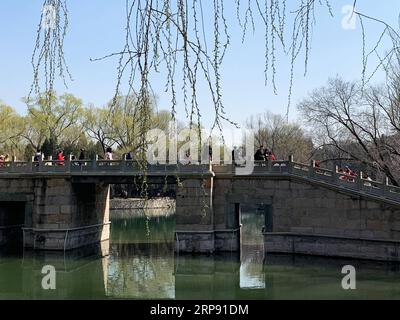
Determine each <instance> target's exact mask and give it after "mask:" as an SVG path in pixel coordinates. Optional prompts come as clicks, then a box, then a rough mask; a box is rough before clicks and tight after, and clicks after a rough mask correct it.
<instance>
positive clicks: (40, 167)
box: [38, 154, 52, 172]
mask: <svg viewBox="0 0 400 320" xmlns="http://www.w3.org/2000/svg"><path fill="white" fill-rule="evenodd" d="M49 158H50V159H51V158H52V157H51V156H50V157H49ZM43 160H44V155H43V154H42V155H41V156H40V157H39V169H38V171H39V172H41V171H43V169H44V168H43V167H44V163H43Z"/></svg>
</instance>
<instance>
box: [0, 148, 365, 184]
mask: <svg viewBox="0 0 400 320" xmlns="http://www.w3.org/2000/svg"><path fill="white" fill-rule="evenodd" d="M185 156H186V158H185V160H186V161H185V163H186V164H192V161H191V157H190V153H189V152H186V154H185ZM209 156H210V160H212V148H211V146H210V147H209ZM237 157H238V149H237V147H235V148H234V149H233V150H232V163H233V164H236V161H235V159H237ZM102 158H103V160H106V161H113V160H114V155H113V150H112V148H110V147H107V148H106V150H105V154H104V157H102ZM122 158H123V159H124V160H127V161H132V160H133V153H132V152H131V151H129V152H127V153H124V154H123V155H122ZM69 159H70V161H71V164H72V165H77V166H80V165H82V164H83V163H85V161H86V162H87V161H90V160H89V158H88V157H87V154H86V151H85V149H80V153H79V156H78V157H76V156H75V155H73V154H71V155H70V156H69ZM32 160H33V162H34V163H36V165H39V162H40V161H43V160H44V154H43V152H42V151H41V150H40V149H37V150H36V152H35V154H34V156H33V159H32ZM276 160H277V158H276V156H275V154H274V153H273V152H272V151H271V150H270V149H269V148H265V147H264V146H263V145H261V146H260V147H259V148H258V149H257V151H256V152H255V154H254V161H255V162H258V163H263V162H268V161H276ZM10 161H11V159H10V156H9V155H8V154H4V155H3V154H0V168H1V167H4V166H6V163H7V162H10ZM65 162H66V159H65V155H64V152H63V150H61V149H59V150H57V151H56V159H54V160H53V159H52V157H50V158H49V161H45V164H44V165H59V166H64V165H65ZM313 166H314V167H315V168H316V169H317V170H318V169H321V162H320V161H318V160H314V161H313ZM336 172H337V173H339V174H340V175H339V180H341V181H347V182H350V183H355V182H356V179H357V178H358V177H359V176H360V178H362V179H363V180H365V181H366V182H365V185H366V186H372V183H371V182H372V181H373V180H372V179H371V177H370V176H369V175H368V174H366V173H364V172H363V173H360V174H358V173H357V172H356V171H354V170H352V169H351V168H350V167H349V166H345V167H344V168H337V170H336Z"/></svg>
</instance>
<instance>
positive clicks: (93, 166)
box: [92, 154, 99, 171]
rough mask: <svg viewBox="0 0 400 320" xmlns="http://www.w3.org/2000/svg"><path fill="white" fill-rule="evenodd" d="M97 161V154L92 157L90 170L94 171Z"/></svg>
mask: <svg viewBox="0 0 400 320" xmlns="http://www.w3.org/2000/svg"><path fill="white" fill-rule="evenodd" d="M98 160H99V156H98V155H97V154H95V155H94V157H93V159H92V170H93V171H96V169H97V161H98Z"/></svg>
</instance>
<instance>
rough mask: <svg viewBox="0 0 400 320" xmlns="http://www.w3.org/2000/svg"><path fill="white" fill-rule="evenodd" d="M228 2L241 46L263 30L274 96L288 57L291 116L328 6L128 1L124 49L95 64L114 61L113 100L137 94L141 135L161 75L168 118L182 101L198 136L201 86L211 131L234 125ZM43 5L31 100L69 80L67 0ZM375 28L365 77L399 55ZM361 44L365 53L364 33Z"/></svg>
mask: <svg viewBox="0 0 400 320" xmlns="http://www.w3.org/2000/svg"><path fill="white" fill-rule="evenodd" d="M227 3H229V5H232V4H233V5H234V7H233V8H230V9H233V10H234V11H235V12H236V20H237V23H238V24H239V26H240V27H241V28H242V41H245V38H246V35H247V34H248V32H249V30H252V31H253V33H254V32H255V30H256V28H257V27H259V26H260V24H261V26H262V28H263V29H264V41H265V46H264V48H265V52H264V57H265V66H264V74H265V83H266V85H269V84H270V85H272V88H273V90H274V92H275V93H277V83H276V75H277V72H278V61H277V56H278V52H279V50H281V51H282V52H283V53H286V54H287V55H288V56H289V58H290V77H289V80H290V81H289V94H288V105H287V110H286V116H287V117H288V116H289V112H290V105H291V97H292V88H293V80H294V72H295V65H296V62H297V60H298V59H299V58H300V57H301V58H302V59H304V73H307V66H308V62H309V57H310V52H311V35H312V31H313V27H314V25H315V21H316V19H315V12H316V9H317V6H321V7H325V8H327V10H328V12H329V13H330V14H331V15H332V7H331V5H330V2H329V0H299V1H296V2H295V3H294V2H290V1H287V0H235V1H234V2H233V3H232V2H230V1H229V2H227V1H225V0H207V1H204V0H126V2H125V10H126V27H125V43H124V46H123V49H122V50H121V51H119V52H114V53H111V54H109V55H107V56H104V57H101V58H98V59H94V60H102V59H106V58H109V57H118V61H119V62H118V67H117V83H116V90H115V98H114V101H116V99H117V97H118V96H119V95H120V93H121V91H126V90H127V91H128V92H127V94H126V95H127V96H129V95H131V94H134V95H135V96H136V97H137V104H138V105H137V117H140V119H142V127H141V130H142V131H141V132H143V133H145V132H146V130H147V129H148V127H149V123H148V121H150V118H149V113H150V112H149V101H150V100H151V99H152V98H151V97H152V96H153V90H152V88H151V79H152V77H154V76H160V74H164V75H165V90H166V91H167V92H168V93H169V94H170V101H171V114H172V116H173V118H174V117H175V116H176V113H177V111H176V110H177V109H176V107H177V105H178V101H182V102H183V104H184V106H185V110H186V116H187V118H188V119H189V120H190V123H191V125H196V126H197V127H198V128H199V129H200V125H201V115H202V112H204V110H201V109H202V108H200V105H199V100H198V96H199V84H200V83H205V84H206V87H207V88H208V91H209V94H210V97H211V100H212V102H213V106H214V115H215V116H214V124H213V129H214V128H217V129H219V130H222V126H223V123H224V122H227V123H230V124H233V125H237V124H236V123H233V122H232V121H231V120H230V119H229V117H228V116H227V114H226V110H225V105H224V103H223V99H222V97H223V90H222V88H223V85H222V82H223V81H222V75H221V66H222V64H223V60H224V57H225V55H226V52H227V50H228V48H229V44H230V40H231V37H230V34H229V28H230V26H229V23H228V22H231V21H228V19H227V14H226V5H227ZM356 4H357V1H354V6H356ZM47 6H50V7H54V12H55V16H54V17H55V19H54V26H53V27H51V28H48V27H44V26H43V22H44V21H45V19H46V16H44V14H43V13H42V15H41V19H40V24H39V28H38V33H37V39H36V46H35V50H34V53H33V56H32V65H33V68H34V81H33V84H32V90H31V92H32V91H35V93H38V92H39V91H40V85H39V84H40V80H42V79H43V78H44V80H42V81H44V83H45V90H46V91H47V92H48V91H52V90H53V89H54V80H55V76H56V73H58V74H59V76H60V77H61V79H62V80H63V81H64V83H65V79H66V76H69V77H70V74H69V72H68V67H67V64H66V62H65V58H64V50H63V47H64V38H65V35H66V31H67V26H68V11H67V6H66V0H45V1H44V3H43V8H46V7H47ZM206 6H207V7H206ZM355 14H357V15H358V17H359V19H360V20H361V21H362V22H363V20H365V19H370V20H372V19H373V18H371V17H368V16H366V15H363V14H361V13H359V12H357V11H355ZM375 21H379V20H375ZM379 22H380V23H383V24H384V26H385V30H384V32H383V33H382V37H381V39H380V40H379V41H378V43H377V46H376V47H375V48H374V49H373V50H371V52H370V53H368V54H367V53H366V52H365V47H364V54H363V63H364V71H363V74H364V73H365V70H366V65H367V63H368V58H369V57H370V55H371V54H376V55H377V56H378V58H379V60H380V64H379V65H378V66H377V70H378V69H380V68H384V67H385V63H386V65H387V62H388V61H389V60H391V59H392V58H393V55H395V54H397V53H398V50H397V48H398V39H399V38H398V34H397V32H396V31H395V30H394V29H393V28H391V27H390V26H389V25H387V24H385V23H384V22H383V21H379ZM232 23H233V22H232ZM362 26H364V24H363V23H362ZM363 30H364V28H363ZM384 36H389V37H390V39H392V41H393V50H391V51H390V52H389V53H388V55H387V56H384V57H381V56H380V55H379V54H378V52H377V48H378V47H379V45H381V42H383V40H382V39H383V38H384ZM363 38H364V46H365V34H364V32H363ZM249 54H250V53H249ZM42 73H43V74H44V77H42ZM364 76H365V74H364ZM143 136H144V134H143ZM144 143H145V142H144V141H143V144H144Z"/></svg>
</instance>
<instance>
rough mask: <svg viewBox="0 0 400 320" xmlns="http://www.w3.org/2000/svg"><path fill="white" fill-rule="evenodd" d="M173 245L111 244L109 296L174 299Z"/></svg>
mask: <svg viewBox="0 0 400 320" xmlns="http://www.w3.org/2000/svg"><path fill="white" fill-rule="evenodd" d="M173 250H174V247H173V245H165V244H144V245H143V244H117V245H113V246H112V248H111V255H110V267H109V273H108V290H107V296H109V297H111V298H132V299H174V298H175V276H174V252H173Z"/></svg>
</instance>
